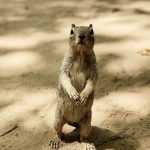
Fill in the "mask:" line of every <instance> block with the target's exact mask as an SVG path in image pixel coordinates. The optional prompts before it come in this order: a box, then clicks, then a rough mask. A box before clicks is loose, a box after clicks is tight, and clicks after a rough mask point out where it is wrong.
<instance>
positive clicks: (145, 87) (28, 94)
mask: <svg viewBox="0 0 150 150" xmlns="http://www.w3.org/2000/svg"><path fill="white" fill-rule="evenodd" d="M149 17H150V1H149V0H89V1H87V0H74V1H73V0H0V149H1V150H6V149H7V150H8V149H10V150H41V149H42V150H47V149H49V147H48V143H49V140H50V138H51V137H52V136H53V135H54V134H55V133H53V128H52V124H53V120H54V111H55V108H56V101H57V100H56V95H55V92H56V88H57V84H58V82H59V80H58V71H59V68H60V65H61V63H62V60H63V57H64V54H65V53H66V51H67V50H68V48H69V45H68V38H69V33H70V27H71V24H72V23H74V24H76V25H85V26H88V25H89V24H93V28H94V32H95V38H96V42H95V47H94V51H95V54H96V57H97V67H98V70H99V80H98V83H97V87H96V92H95V95H96V98H95V102H94V105H93V119H92V125H93V128H92V133H91V138H90V140H92V142H93V143H94V144H95V146H96V148H97V149H98V150H105V149H114V150H134V149H135V150H143V149H144V150H149V149H150V144H149V141H150V92H149V91H150V67H149V66H150V50H149V48H150V41H149V39H150V22H149ZM16 125H17V127H16V128H15V129H13V128H14V127H15V126H16ZM11 129H13V130H12V131H11V132H9V133H7V131H10V130H11ZM64 130H65V131H66V132H67V131H69V128H68V127H66V128H65V129H64ZM5 133H6V134H5ZM116 135H117V136H116ZM120 135H121V137H120ZM122 135H123V136H122ZM112 137H117V138H112ZM69 146H70V147H69V148H65V147H64V149H70V150H71V149H73V148H75V147H78V146H79V147H80V145H79V144H78V143H77V142H73V143H70V145H69Z"/></svg>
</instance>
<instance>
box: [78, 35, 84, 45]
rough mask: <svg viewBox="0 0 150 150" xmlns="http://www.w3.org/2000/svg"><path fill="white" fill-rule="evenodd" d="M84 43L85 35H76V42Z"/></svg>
mask: <svg viewBox="0 0 150 150" xmlns="http://www.w3.org/2000/svg"><path fill="white" fill-rule="evenodd" d="M84 43H85V35H78V44H84Z"/></svg>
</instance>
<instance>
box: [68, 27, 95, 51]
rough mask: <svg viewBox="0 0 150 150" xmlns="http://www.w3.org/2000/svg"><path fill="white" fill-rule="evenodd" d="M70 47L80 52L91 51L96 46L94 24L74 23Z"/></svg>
mask: <svg viewBox="0 0 150 150" xmlns="http://www.w3.org/2000/svg"><path fill="white" fill-rule="evenodd" d="M69 43H70V47H71V49H72V50H74V51H76V52H79V53H82V54H83V53H89V52H90V51H92V50H93V47H94V31H93V27H92V24H90V25H89V26H75V24H72V26H71V31H70V42H69Z"/></svg>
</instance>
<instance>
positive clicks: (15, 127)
mask: <svg viewBox="0 0 150 150" xmlns="http://www.w3.org/2000/svg"><path fill="white" fill-rule="evenodd" d="M17 128H18V124H15V125H14V126H13V127H12V128H11V129H9V130H8V131H6V132H5V133H3V134H1V135H0V136H4V135H6V134H8V133H10V132H12V131H13V130H15V129H17Z"/></svg>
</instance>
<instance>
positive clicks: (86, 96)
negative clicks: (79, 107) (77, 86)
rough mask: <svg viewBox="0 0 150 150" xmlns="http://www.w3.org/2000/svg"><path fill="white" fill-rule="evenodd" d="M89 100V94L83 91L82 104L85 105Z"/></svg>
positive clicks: (81, 95)
mask: <svg viewBox="0 0 150 150" xmlns="http://www.w3.org/2000/svg"><path fill="white" fill-rule="evenodd" d="M87 98H88V94H87V93H86V92H84V91H82V92H81V94H80V101H81V103H83V104H85V102H86V100H87Z"/></svg>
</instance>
